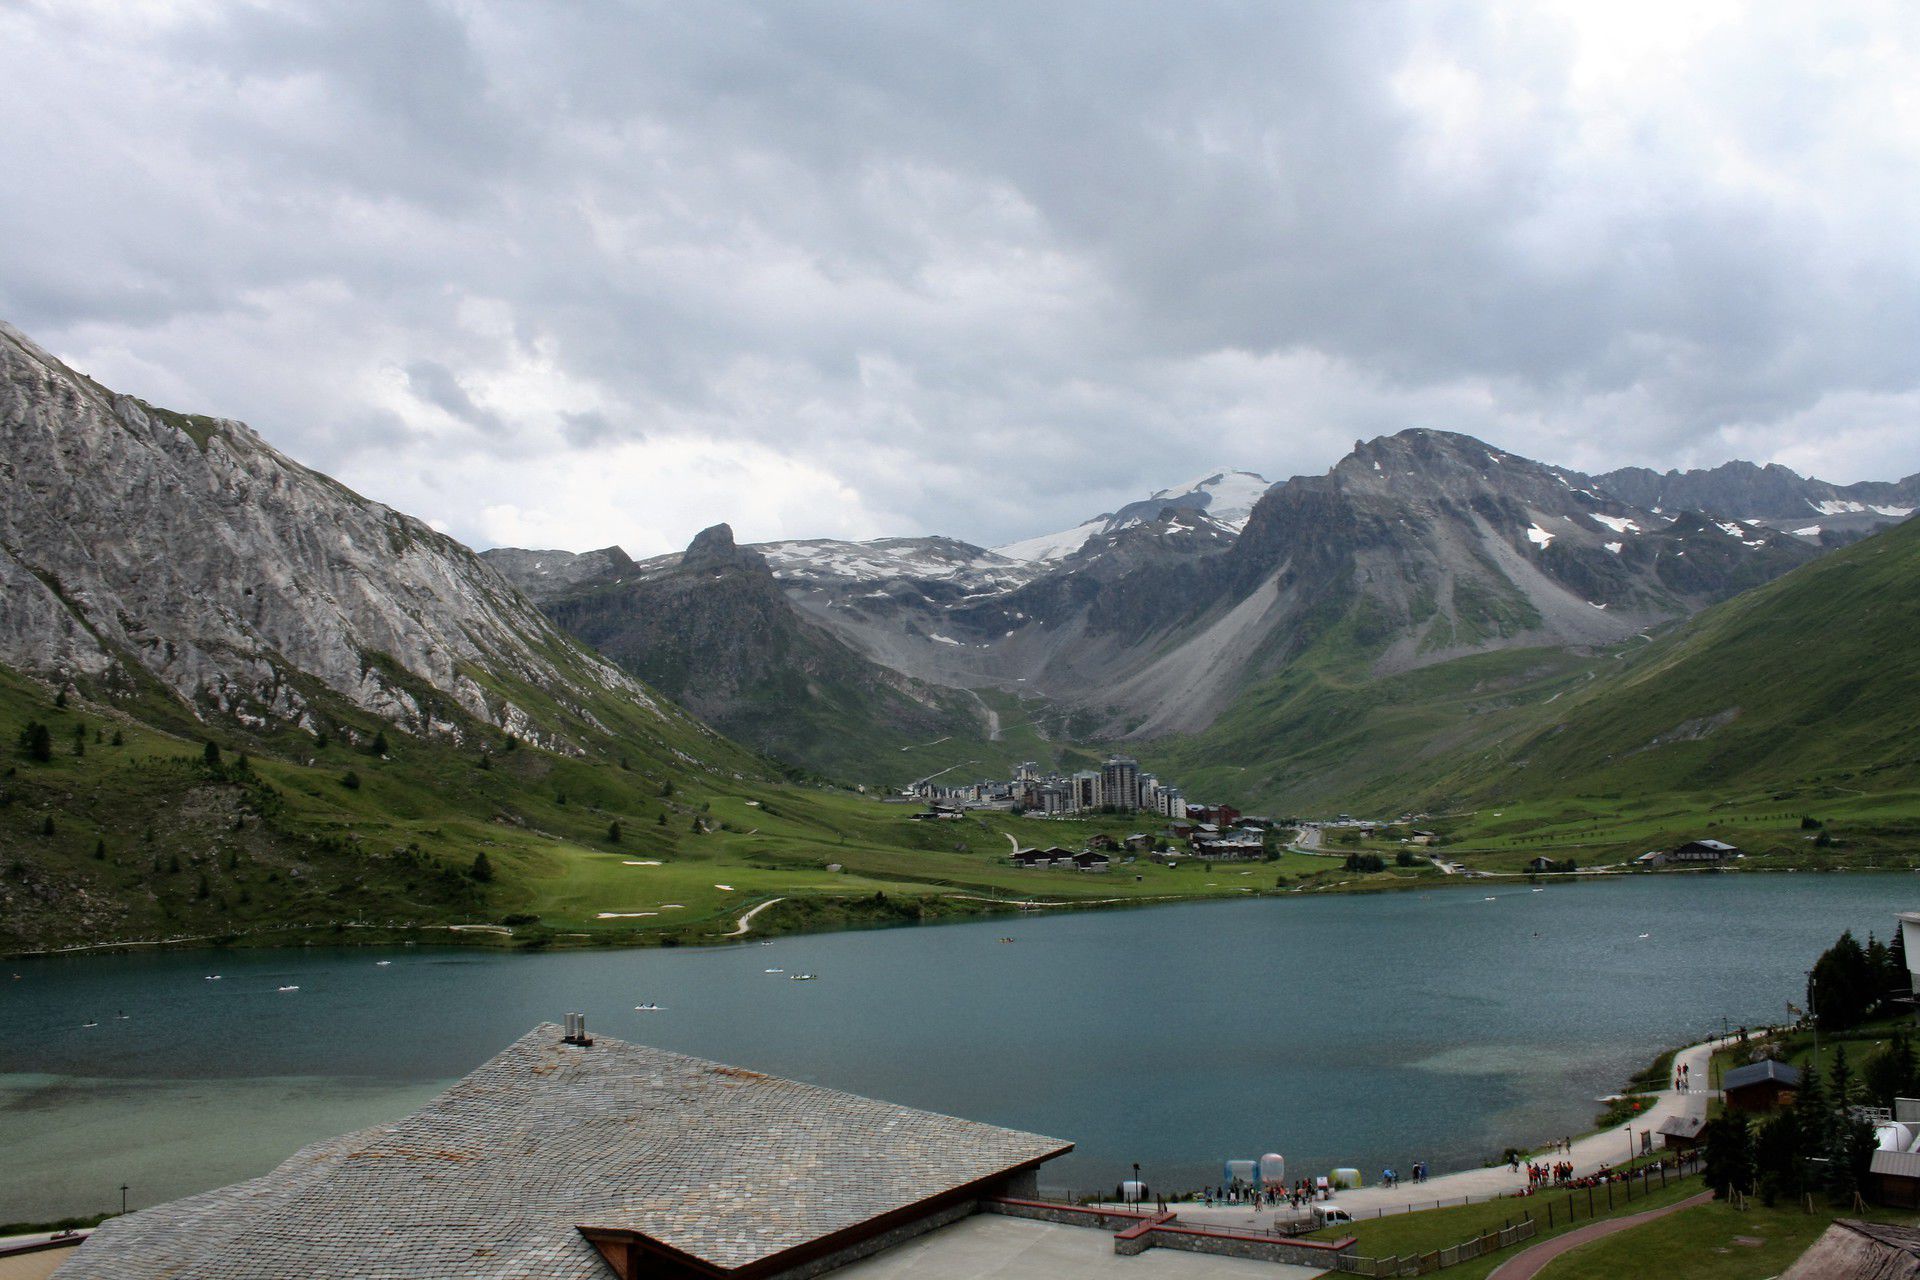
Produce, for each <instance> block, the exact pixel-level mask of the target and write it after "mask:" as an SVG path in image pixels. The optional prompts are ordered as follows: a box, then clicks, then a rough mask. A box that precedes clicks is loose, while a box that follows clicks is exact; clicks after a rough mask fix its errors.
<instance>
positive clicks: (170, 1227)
mask: <svg viewBox="0 0 1920 1280" xmlns="http://www.w3.org/2000/svg"><path fill="white" fill-rule="evenodd" d="M1071 1149H1072V1144H1071V1143H1066V1142H1062V1141H1060V1140H1058V1139H1055V1138H1046V1137H1041V1136H1039V1135H1037V1134H1031V1133H1021V1132H1017V1131H1015V1130H1011V1129H1001V1128H996V1127H995V1126H993V1125H986V1124H979V1123H977V1122H974V1121H971V1120H960V1119H956V1118H954V1117H951V1116H943V1115H937V1114H934V1113H932V1112H927V1111H917V1110H914V1109H913V1108H910V1107H901V1106H895V1105H894V1104H892V1103H887V1102H877V1101H874V1100H872V1099H869V1098H862V1097H857V1096H855V1095H853V1094H849V1093H840V1092H837V1091H835V1090H832V1089H824V1088H821V1087H819V1086H817V1085H810V1084H801V1083H797V1082H795V1081H792V1080H782V1079H779V1078H777V1077H775V1076H768V1075H763V1074H761V1073H759V1072H756V1071H747V1070H743V1069H741V1068H739V1067H729V1066H724V1065H722V1064H720V1063H717V1062H707V1061H704V1060H702V1059H699V1058H689V1057H685V1056H683V1055H681V1054H676V1053H668V1052H666V1051H664V1050H661V1049H653V1048H648V1047H646V1046H644V1045H635V1044H627V1043H624V1042H622V1041H618V1040H609V1039H604V1038H603V1039H600V1040H599V1041H598V1042H597V1043H596V1044H594V1045H593V1046H591V1047H581V1046H576V1045H568V1044H564V1043H562V1032H561V1029H560V1028H559V1027H557V1026H553V1025H551V1024H547V1025H542V1026H539V1027H536V1028H534V1029H533V1030H532V1031H531V1032H529V1033H528V1034H527V1035H525V1036H523V1037H521V1038H520V1039H519V1040H518V1041H516V1042H514V1043H513V1044H512V1045H511V1046H509V1047H508V1048H507V1049H506V1050H504V1051H503V1052H501V1053H500V1054H499V1055H498V1056H496V1057H494V1058H493V1059H492V1060H491V1061H489V1062H487V1063H486V1064H485V1065H483V1066H481V1067H480V1068H479V1069H478V1070H477V1071H475V1072H473V1074H471V1075H469V1076H467V1077H466V1078H465V1079H463V1080H461V1081H459V1082H458V1083H456V1084H455V1085H454V1086H453V1087H452V1088H450V1089H448V1090H447V1091H446V1092H445V1093H443V1094H441V1095H440V1096H439V1097H437V1098H434V1099H433V1100H432V1101H430V1102H429V1103H427V1105H426V1106H424V1107H422V1108H421V1109H420V1110H419V1111H416V1112H415V1113H414V1114H412V1115H410V1116H408V1117H407V1118H405V1119H404V1120H400V1121H398V1122H397V1123H394V1124H391V1125H383V1126H380V1127H377V1128H373V1129H367V1130H365V1131H363V1132H360V1133H354V1134H347V1135H345V1136H343V1137H339V1138H334V1139H331V1140H329V1141H326V1142H320V1143H316V1144H314V1145H313V1146H310V1147H306V1148H303V1149H302V1150H301V1151H299V1152H298V1153H296V1154H295V1155H294V1156H293V1157H292V1158H291V1159H289V1160H287V1161H286V1162H285V1163H283V1164H282V1165H280V1167H279V1168H277V1169H275V1170H274V1171H273V1172H272V1173H269V1174H267V1175H266V1176H265V1177H262V1178H256V1179H254V1180H253V1181H251V1182H244V1183H240V1184H238V1185H237V1186H232V1187H226V1188H223V1189H221V1190H218V1191H212V1192H208V1193H206V1194H204V1195H199V1196H194V1197H191V1198H189V1199H186V1200H178V1201H175V1202H173V1203H171V1204H166V1205H161V1206H159V1207H157V1208H154V1209H149V1210H146V1211H144V1212H141V1213H136V1214H133V1215H131V1216H128V1217H125V1218H116V1219H113V1220H111V1221H109V1222H108V1223H107V1224H106V1225H105V1226H103V1227H102V1228H101V1229H100V1230H99V1231H98V1232H96V1233H95V1235H94V1237H93V1239H92V1240H91V1241H89V1242H88V1243H87V1244H86V1245H85V1246H84V1247H82V1248H81V1250H80V1251H79V1253H78V1254H77V1255H76V1256H75V1257H74V1258H73V1259H72V1260H71V1261H69V1262H68V1263H67V1264H66V1265H65V1266H64V1267H63V1268H62V1269H61V1272H60V1274H61V1276H62V1277H63V1280H87V1278H88V1277H102V1278H103V1280H104V1278H105V1277H114V1278H115V1280H141V1278H144V1277H159V1276H173V1275H189V1274H190V1275H193V1276H195V1277H199V1278H200V1280H268V1278H274V1280H278V1278H279V1277H285V1276H290V1275H316V1276H321V1275H325V1276H347V1275H352V1276H365V1277H374V1276H381V1277H387V1276H395V1277H397V1276H405V1277H409V1278H413V1277H422V1278H425V1277H440V1276H446V1277H453V1276H459V1277H463V1278H464V1277H477V1278H485V1277H509V1276H512V1277H520V1276H527V1275H539V1276H543V1277H555V1278H565V1280H574V1278H578V1280H586V1278H589V1277H604V1276H606V1275H607V1274H609V1272H608V1268H607V1264H606V1263H605V1262H603V1261H602V1260H601V1258H600V1255H599V1254H598V1252H597V1251H596V1250H595V1248H594V1246H593V1245H591V1244H589V1243H588V1241H587V1240H586V1239H585V1238H584V1237H583V1236H582V1234H581V1232H582V1230H583V1229H587V1230H595V1231H603V1232H625V1233H632V1235H633V1236H634V1237H635V1238H637V1239H638V1240H639V1241H640V1243H641V1244H642V1246H643V1247H648V1248H654V1247H657V1248H659V1249H660V1250H661V1251H664V1252H667V1253H669V1254H671V1255H677V1256H678V1257H680V1258H684V1259H687V1260H690V1261H691V1262H692V1263H693V1264H694V1265H696V1266H698V1267H699V1268H700V1269H701V1270H705V1271H710V1272H714V1273H719V1274H725V1273H728V1272H738V1271H741V1270H742V1269H747V1270H748V1273H749V1274H751V1273H754V1272H758V1271H762V1270H766V1269H770V1268H773V1269H777V1268H780V1267H784V1266H785V1265H786V1262H785V1261H784V1259H783V1255H787V1254H789V1253H792V1252H793V1251H796V1250H799V1251H802V1252H803V1253H804V1251H805V1250H806V1249H807V1247H808V1246H810V1245H816V1244H818V1243H819V1242H821V1241H823V1240H825V1239H827V1238H829V1237H836V1236H841V1235H842V1234H843V1233H847V1232H850V1231H856V1230H857V1229H858V1228H859V1227H860V1226H861V1225H862V1224H864V1223H868V1222H871V1221H872V1220H873V1219H875V1218H879V1217H882V1216H885V1215H889V1214H898V1213H901V1212H902V1211H907V1210H911V1209H913V1208H914V1207H915V1206H918V1205H921V1204H923V1203H924V1202H926V1201H928V1200H929V1199H931V1198H934V1197H937V1196H939V1195H941V1194H942V1193H947V1192H953V1191H958V1190H959V1189H962V1188H967V1187H971V1186H973V1185H975V1184H978V1183H982V1182H985V1181H988V1180H992V1179H996V1178H999V1177H1003V1176H1005V1175H1007V1174H1009V1173H1012V1172H1014V1171H1017V1170H1021V1169H1026V1168H1031V1167H1033V1166H1035V1165H1037V1164H1038V1163H1040V1162H1041V1161H1044V1160H1048V1159H1051V1158H1052V1157H1054V1156H1058V1155H1062V1154H1064V1153H1066V1152H1067V1151H1070V1150H1071Z"/></svg>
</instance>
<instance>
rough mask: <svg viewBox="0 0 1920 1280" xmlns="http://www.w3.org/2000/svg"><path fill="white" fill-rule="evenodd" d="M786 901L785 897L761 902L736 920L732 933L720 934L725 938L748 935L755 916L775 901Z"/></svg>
mask: <svg viewBox="0 0 1920 1280" xmlns="http://www.w3.org/2000/svg"><path fill="white" fill-rule="evenodd" d="M785 901H786V899H785V898H768V899H767V900H766V901H765V902H763V903H761V904H760V905H759V906H757V907H755V908H754V909H753V910H751V911H749V912H747V914H745V915H743V916H741V917H740V918H739V919H738V920H736V921H734V922H733V932H732V933H723V934H721V935H720V936H721V937H723V938H744V937H746V936H747V931H748V930H750V929H752V928H753V918H754V917H755V916H757V915H759V914H760V913H761V912H762V911H765V910H766V909H767V908H768V907H770V906H772V905H773V904H774V903H776V902H785Z"/></svg>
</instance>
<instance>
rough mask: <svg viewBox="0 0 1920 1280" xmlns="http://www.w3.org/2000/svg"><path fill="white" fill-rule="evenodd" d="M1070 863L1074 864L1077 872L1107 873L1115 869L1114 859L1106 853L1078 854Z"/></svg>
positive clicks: (1087, 852) (1089, 851) (1073, 856)
mask: <svg viewBox="0 0 1920 1280" xmlns="http://www.w3.org/2000/svg"><path fill="white" fill-rule="evenodd" d="M1068 861H1070V862H1071V863H1072V864H1073V868H1074V870H1076V871H1107V870H1110V869H1112V867H1113V859H1112V858H1109V857H1108V856H1107V855H1106V854H1104V853H1094V852H1093V851H1092V850H1088V851H1086V852H1083V853H1076V854H1074V855H1072V857H1071V858H1069V859H1068Z"/></svg>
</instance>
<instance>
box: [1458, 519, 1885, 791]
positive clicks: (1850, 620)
mask: <svg viewBox="0 0 1920 1280" xmlns="http://www.w3.org/2000/svg"><path fill="white" fill-rule="evenodd" d="M1917 635H1920V523H1913V522H1909V523H1906V524H1902V525H1896V526H1894V527H1892V528H1889V529H1887V530H1886V531H1884V532H1882V533H1880V534H1877V535H1876V536H1874V537H1872V538H1868V539H1865V540H1864V541H1862V542H1859V543H1857V544H1855V545H1854V546H1851V547H1848V548H1845V549H1843V550H1840V551H1836V552H1834V553H1833V554H1832V555H1829V556H1827V557H1825V558H1823V559H1821V560H1818V561H1815V562H1814V563H1813V564H1810V565H1807V566H1806V567H1804V568H1801V569H1799V570H1796V571H1795V572H1793V573H1791V574H1788V575H1787V576H1786V577H1784V578H1781V579H1779V580H1778V581H1776V582H1773V583H1771V584H1769V585H1767V586H1764V587H1760V588H1758V589H1756V590H1753V591H1749V592H1747V593H1745V594H1743V595H1740V596H1737V597H1735V598H1734V599H1732V600H1729V601H1727V602H1726V603H1724V604H1721V605H1717V606H1715V607H1714V608H1711V609H1708V610H1707V611H1705V612H1704V613H1701V614H1700V615H1699V616H1697V617H1696V618H1694V619H1693V620H1692V621H1690V622H1688V623H1686V624H1684V625H1683V626H1681V627H1679V628H1676V629H1675V630H1674V631H1673V632H1671V633H1669V634H1668V635H1666V636H1665V637H1663V638H1661V639H1659V640H1657V641H1655V642H1654V643H1652V644H1649V645H1646V646H1642V651H1641V652H1638V653H1629V654H1626V655H1623V657H1622V658H1621V660H1620V662H1619V668H1620V669H1619V670H1618V671H1617V672H1615V673H1613V674H1612V675H1611V676H1610V677H1609V678H1606V679H1603V680H1601V681H1598V682H1596V683H1595V684H1594V686H1593V688H1591V689H1590V690H1585V691H1582V692H1581V693H1580V694H1579V695H1577V696H1572V697H1570V698H1569V699H1567V701H1566V703H1565V705H1564V706H1563V707H1562V708H1560V715H1559V716H1558V717H1557V720H1558V723H1556V724H1555V725H1554V726H1553V727H1551V728H1550V729H1547V730H1545V731H1543V732H1541V733H1539V734H1537V735H1535V736H1533V737H1531V738H1530V739H1528V740H1526V741H1524V742H1522V743H1519V744H1517V745H1516V749H1515V752H1514V754H1513V757H1512V760H1511V761H1510V762H1509V763H1508V765H1507V766H1506V767H1505V768H1504V769H1503V770H1501V771H1500V774H1499V776H1497V777H1488V778H1487V779H1485V780H1484V781H1483V782H1481V783H1480V785H1479V787H1478V788H1477V789H1479V790H1483V791H1492V790H1497V791H1498V792H1499V793H1501V794H1505V795H1520V796H1543V795H1550V794H1563V793H1567V792H1570V791H1576V790H1577V791H1610V790H1621V791H1646V790H1655V791H1732V790H1739V789H1752V788H1755V787H1761V786H1781V785H1788V784H1791V785H1795V786H1804V785H1818V784H1822V783H1825V784H1844V785H1845V786H1847V787H1850V788H1853V789H1855V790H1869V791H1871V790H1883V789H1888V788H1894V787H1909V786H1914V785H1916V784H1920V744H1917V743H1916V741H1915V738H1914V734H1913V725H1914V721H1915V716H1916V714H1917V713H1920V643H1916V640H1915V637H1916V636H1917Z"/></svg>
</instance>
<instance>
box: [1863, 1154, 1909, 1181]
mask: <svg viewBox="0 0 1920 1280" xmlns="http://www.w3.org/2000/svg"><path fill="white" fill-rule="evenodd" d="M1870 1167H1871V1170H1872V1172H1874V1173H1885V1174H1891V1175H1892V1176H1894V1177H1896V1178H1920V1151H1876V1152H1874V1153H1873V1164H1872V1165H1871V1166H1870Z"/></svg>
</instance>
